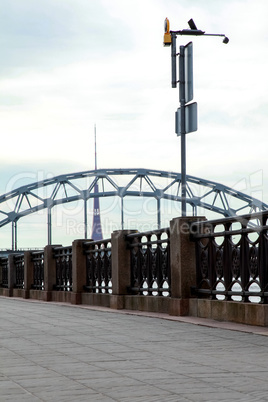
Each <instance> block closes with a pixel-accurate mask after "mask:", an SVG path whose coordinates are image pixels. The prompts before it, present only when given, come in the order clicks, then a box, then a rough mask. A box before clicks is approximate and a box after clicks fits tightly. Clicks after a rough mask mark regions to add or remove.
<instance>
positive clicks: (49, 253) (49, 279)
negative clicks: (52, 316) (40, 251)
mask: <svg viewBox="0 0 268 402" xmlns="http://www.w3.org/2000/svg"><path fill="white" fill-rule="evenodd" d="M54 247H60V245H53V246H52V245H48V246H46V247H45V249H44V288H45V290H44V291H43V300H44V301H50V300H51V297H52V290H53V286H54V285H55V284H56V259H55V258H54V257H53V249H54Z"/></svg>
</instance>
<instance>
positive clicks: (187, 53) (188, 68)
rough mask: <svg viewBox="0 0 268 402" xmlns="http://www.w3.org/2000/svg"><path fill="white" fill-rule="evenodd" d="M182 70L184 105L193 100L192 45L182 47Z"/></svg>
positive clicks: (190, 43)
mask: <svg viewBox="0 0 268 402" xmlns="http://www.w3.org/2000/svg"><path fill="white" fill-rule="evenodd" d="M184 69H185V103H188V102H190V101H191V100H193V98H194V83H193V81H194V80H193V43H192V42H189V43H188V45H186V46H184Z"/></svg>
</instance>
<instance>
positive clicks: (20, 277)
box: [14, 254, 24, 289]
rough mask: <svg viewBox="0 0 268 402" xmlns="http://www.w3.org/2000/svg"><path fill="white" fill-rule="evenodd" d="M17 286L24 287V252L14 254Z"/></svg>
mask: <svg viewBox="0 0 268 402" xmlns="http://www.w3.org/2000/svg"><path fill="white" fill-rule="evenodd" d="M14 264H15V288H17V289H24V254H19V255H14Z"/></svg>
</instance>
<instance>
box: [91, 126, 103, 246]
mask: <svg viewBox="0 0 268 402" xmlns="http://www.w3.org/2000/svg"><path fill="white" fill-rule="evenodd" d="M94 134H95V170H97V139H96V124H95V126H94ZM98 192H99V186H98V182H97V183H96V184H95V186H94V193H95V194H98ZM91 237H92V239H93V240H94V241H97V240H102V239H103V237H102V228H101V220H100V202H99V197H94V203H93V224H92V236H91Z"/></svg>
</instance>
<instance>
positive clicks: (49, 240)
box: [47, 206, 52, 246]
mask: <svg viewBox="0 0 268 402" xmlns="http://www.w3.org/2000/svg"><path fill="white" fill-rule="evenodd" d="M47 244H48V245H49V246H50V245H51V244H52V222H51V206H48V208H47Z"/></svg>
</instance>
